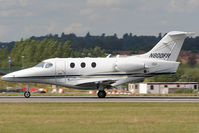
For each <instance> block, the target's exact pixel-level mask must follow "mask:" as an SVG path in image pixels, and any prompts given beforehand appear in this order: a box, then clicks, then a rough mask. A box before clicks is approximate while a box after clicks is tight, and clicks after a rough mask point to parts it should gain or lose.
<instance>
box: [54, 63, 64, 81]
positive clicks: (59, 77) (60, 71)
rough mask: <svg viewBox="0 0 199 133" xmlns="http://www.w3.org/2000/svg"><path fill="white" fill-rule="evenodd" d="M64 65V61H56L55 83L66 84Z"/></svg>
mask: <svg viewBox="0 0 199 133" xmlns="http://www.w3.org/2000/svg"><path fill="white" fill-rule="evenodd" d="M65 65H66V63H65V61H61V60H60V61H56V69H55V75H56V77H55V78H56V82H57V83H65V82H66V66H65Z"/></svg>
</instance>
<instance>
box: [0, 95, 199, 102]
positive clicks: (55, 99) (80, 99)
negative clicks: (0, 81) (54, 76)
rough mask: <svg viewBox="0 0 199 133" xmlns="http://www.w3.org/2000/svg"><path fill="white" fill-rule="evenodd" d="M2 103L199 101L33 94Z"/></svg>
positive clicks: (191, 98)
mask: <svg viewBox="0 0 199 133" xmlns="http://www.w3.org/2000/svg"><path fill="white" fill-rule="evenodd" d="M0 102H1V103H46V102H52V103H53V102H55V103H65V102H192V103H193V102H198V103H199V97H197V96H188V97H186V96H175V97H171V96H168V97H165V96H163V97H161V96H155V97H154V96H127V97H124V96H113V97H111V96H109V97H106V98H103V99H101V98H98V97H96V96H32V97H30V98H28V99H27V98H24V97H23V96H0Z"/></svg>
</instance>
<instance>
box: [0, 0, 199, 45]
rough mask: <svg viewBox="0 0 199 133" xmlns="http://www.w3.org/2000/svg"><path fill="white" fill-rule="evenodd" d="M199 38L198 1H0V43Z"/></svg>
mask: <svg viewBox="0 0 199 133" xmlns="http://www.w3.org/2000/svg"><path fill="white" fill-rule="evenodd" d="M171 30H180V31H194V32H196V35H197V36H198V35H199V0H0V42H5V41H16V40H20V39H21V38H28V37H30V36H33V35H34V36H41V35H46V34H50V33H52V34H59V35H60V34H61V33H62V32H65V33H75V34H77V35H85V34H86V33H87V32H88V31H89V32H90V33H91V34H92V35H101V34H102V33H105V34H106V35H112V34H114V33H117V35H118V36H119V37H120V36H122V35H123V34H124V33H130V32H131V33H133V34H134V35H135V34H136V35H158V33H159V32H162V33H166V32H168V31H171Z"/></svg>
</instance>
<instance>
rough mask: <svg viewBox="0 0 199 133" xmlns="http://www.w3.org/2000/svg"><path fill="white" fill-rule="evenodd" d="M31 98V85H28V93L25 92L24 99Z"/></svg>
mask: <svg viewBox="0 0 199 133" xmlns="http://www.w3.org/2000/svg"><path fill="white" fill-rule="evenodd" d="M30 96H31V94H30V89H29V83H28V84H27V88H26V91H25V92H24V97H25V98H29V97H30Z"/></svg>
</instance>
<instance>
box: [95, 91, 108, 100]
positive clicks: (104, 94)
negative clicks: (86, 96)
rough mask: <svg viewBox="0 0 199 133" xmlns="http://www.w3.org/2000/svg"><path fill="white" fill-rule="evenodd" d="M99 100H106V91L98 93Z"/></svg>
mask: <svg viewBox="0 0 199 133" xmlns="http://www.w3.org/2000/svg"><path fill="white" fill-rule="evenodd" d="M97 95H98V97H99V98H105V97H106V92H105V91H104V90H100V91H98V93H97Z"/></svg>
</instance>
